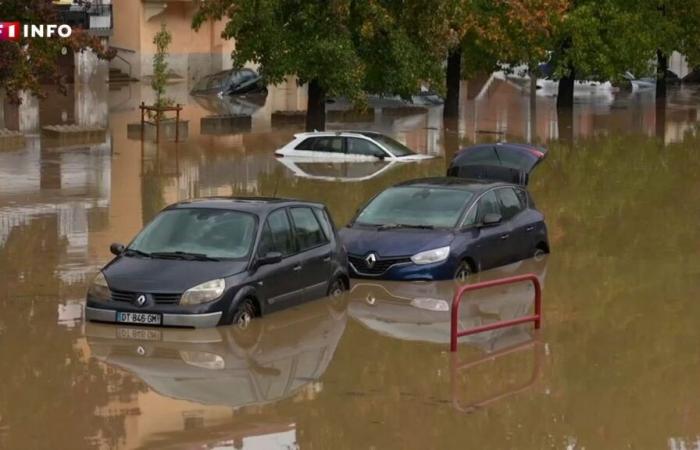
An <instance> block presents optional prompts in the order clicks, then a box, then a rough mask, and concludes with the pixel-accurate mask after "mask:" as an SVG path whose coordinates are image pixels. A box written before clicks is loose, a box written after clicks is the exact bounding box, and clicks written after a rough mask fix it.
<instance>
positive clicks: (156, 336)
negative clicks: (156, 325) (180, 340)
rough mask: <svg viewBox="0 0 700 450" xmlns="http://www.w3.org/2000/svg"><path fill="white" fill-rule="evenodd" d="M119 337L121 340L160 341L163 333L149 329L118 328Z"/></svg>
mask: <svg viewBox="0 0 700 450" xmlns="http://www.w3.org/2000/svg"><path fill="white" fill-rule="evenodd" d="M117 337H118V338H119V339H137V340H141V341H159V340H160V339H161V333H160V330H149V329H147V328H117Z"/></svg>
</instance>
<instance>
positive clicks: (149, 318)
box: [117, 312, 161, 325]
mask: <svg viewBox="0 0 700 450" xmlns="http://www.w3.org/2000/svg"><path fill="white" fill-rule="evenodd" d="M117 322H120V323H140V324H143V325H160V322H161V315H160V314H147V313H133V312H120V313H117Z"/></svg>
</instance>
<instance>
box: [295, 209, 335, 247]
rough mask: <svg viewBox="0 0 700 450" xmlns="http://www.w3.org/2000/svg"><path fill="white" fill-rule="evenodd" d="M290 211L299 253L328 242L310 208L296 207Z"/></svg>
mask: <svg viewBox="0 0 700 450" xmlns="http://www.w3.org/2000/svg"><path fill="white" fill-rule="evenodd" d="M290 211H291V213H292V220H294V230H295V232H296V233H295V234H296V237H297V242H299V250H300V251H304V250H306V249H309V248H312V247H316V246H318V245H321V244H324V243H326V242H328V239H327V238H326V236H325V235H324V233H323V230H322V229H321V225H320V224H319V223H318V220H317V219H316V216H315V215H314V213H313V211H311V208H305V207H301V208H299V207H297V208H291V210H290Z"/></svg>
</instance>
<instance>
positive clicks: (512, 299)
mask: <svg viewBox="0 0 700 450" xmlns="http://www.w3.org/2000/svg"><path fill="white" fill-rule="evenodd" d="M524 273H534V274H535V275H537V278H538V279H539V281H540V284H541V285H542V286H544V280H545V277H546V273H547V256H543V257H541V258H531V259H528V260H525V261H520V262H517V263H514V264H510V265H507V266H503V267H500V268H498V269H494V270H491V271H486V272H483V273H481V274H478V275H472V277H470V279H469V282H475V281H485V280H490V279H495V278H502V277H506V276H512V275H517V274H524ZM455 289H456V285H455V283H454V282H453V281H434V282H412V283H407V282H395V281H384V280H376V281H371V280H362V281H357V282H355V283H353V287H352V289H351V291H350V293H349V296H348V297H349V307H348V310H349V313H350V316H351V317H353V318H354V319H356V320H358V321H359V322H360V323H362V324H363V325H364V326H366V327H367V328H370V329H372V330H374V331H376V332H377V333H379V334H382V335H385V336H388V337H392V338H395V339H401V340H408V341H422V342H431V343H439V344H447V343H449V341H450V310H451V305H452V297H453V295H454V293H455ZM534 295H535V294H534V289H533V287H532V284H531V283H529V282H524V283H517V284H511V285H505V286H499V287H495V288H488V289H485V290H479V291H475V292H472V293H469V294H466V295H465V297H464V299H463V300H462V304H461V308H460V322H459V329H461V330H464V329H468V328H473V327H477V326H480V325H484V324H487V323H490V322H494V321H499V320H508V319H514V318H517V317H521V316H525V315H528V314H530V312H531V310H532V307H533V302H534ZM529 339H531V336H530V334H529V332H528V331H527V329H526V328H524V327H509V328H501V329H497V330H492V331H486V332H483V333H479V334H475V335H471V336H466V337H463V338H461V341H462V342H467V343H471V344H474V345H477V346H479V347H481V348H483V349H484V350H487V351H494V350H499V349H501V348H504V347H509V346H512V345H517V344H519V343H522V342H525V341H527V340H529Z"/></svg>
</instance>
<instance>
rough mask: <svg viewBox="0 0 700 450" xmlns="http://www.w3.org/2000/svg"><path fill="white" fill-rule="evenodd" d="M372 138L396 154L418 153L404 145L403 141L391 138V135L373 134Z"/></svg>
mask: <svg viewBox="0 0 700 450" xmlns="http://www.w3.org/2000/svg"><path fill="white" fill-rule="evenodd" d="M371 137H372V139H374V140H375V141H377V142H379V143H380V144H382V145H384V147H386V148H387V149H389V151H390V152H391V153H393V154H394V156H407V155H415V154H416V153H415V152H414V151H413V150H411V149H410V148H408V147H406V146H405V145H403V144H402V143H401V142H399V141H397V140H395V139H392V138H390V137H389V136H384V135H383V134H374V135H371Z"/></svg>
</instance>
